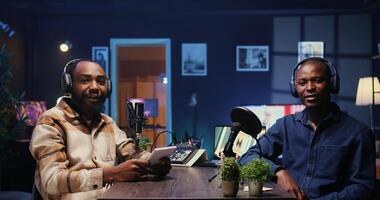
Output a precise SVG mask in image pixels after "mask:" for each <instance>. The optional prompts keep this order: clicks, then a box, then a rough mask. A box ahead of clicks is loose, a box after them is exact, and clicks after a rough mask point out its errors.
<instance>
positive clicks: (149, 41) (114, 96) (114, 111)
mask: <svg viewBox="0 0 380 200" xmlns="http://www.w3.org/2000/svg"><path fill="white" fill-rule="evenodd" d="M152 45H160V46H161V45H162V46H164V47H165V70H166V72H165V73H166V78H167V84H166V86H165V87H166V88H165V90H166V130H167V131H170V132H172V103H171V101H172V96H171V41H170V39H169V38H111V39H110V53H111V67H110V79H111V82H112V93H111V96H110V101H108V102H109V105H108V107H109V110H110V113H109V114H110V115H111V117H112V118H113V119H114V120H115V122H118V121H119V115H118V114H119V113H118V112H119V105H118V99H119V97H118V94H119V81H118V76H117V75H118V73H119V66H118V62H117V55H118V54H119V52H118V47H136V46H152ZM170 142H171V137H166V144H169V143H170Z"/></svg>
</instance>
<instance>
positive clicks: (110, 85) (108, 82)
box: [106, 79, 112, 98]
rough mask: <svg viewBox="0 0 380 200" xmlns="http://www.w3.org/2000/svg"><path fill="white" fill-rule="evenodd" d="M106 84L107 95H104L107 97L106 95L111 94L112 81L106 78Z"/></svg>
mask: <svg viewBox="0 0 380 200" xmlns="http://www.w3.org/2000/svg"><path fill="white" fill-rule="evenodd" d="M106 84H107V95H106V97H107V98H108V97H110V96H111V93H112V83H111V80H109V79H107V81H106Z"/></svg>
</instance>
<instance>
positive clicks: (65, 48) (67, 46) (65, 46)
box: [59, 40, 73, 53]
mask: <svg viewBox="0 0 380 200" xmlns="http://www.w3.org/2000/svg"><path fill="white" fill-rule="evenodd" d="M72 46H73V45H72V43H71V42H70V41H69V40H66V41H65V42H63V43H61V44H60V45H59V50H60V51H61V52H63V53H65V52H67V51H69V50H70V49H71V47H72Z"/></svg>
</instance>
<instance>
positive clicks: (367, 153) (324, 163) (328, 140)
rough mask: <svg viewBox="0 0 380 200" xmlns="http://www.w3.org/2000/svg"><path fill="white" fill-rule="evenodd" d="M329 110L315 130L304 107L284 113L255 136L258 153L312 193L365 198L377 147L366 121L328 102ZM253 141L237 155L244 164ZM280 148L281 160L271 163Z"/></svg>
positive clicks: (252, 150)
mask: <svg viewBox="0 0 380 200" xmlns="http://www.w3.org/2000/svg"><path fill="white" fill-rule="evenodd" d="M331 108H332V109H331V113H330V114H329V115H328V116H327V117H326V118H324V119H323V120H322V122H321V123H320V124H319V125H318V127H317V128H316V130H314V129H313V128H312V126H311V123H310V122H309V121H308V119H307V108H306V109H305V110H303V111H302V112H300V113H296V114H294V115H288V116H285V117H283V118H281V119H279V120H277V122H276V123H275V124H274V125H273V126H272V127H271V128H270V129H268V131H267V133H266V134H265V135H264V136H262V137H261V138H260V139H259V143H260V145H261V148H262V156H263V157H264V158H266V159H267V160H268V161H269V162H270V164H271V166H272V168H271V170H272V172H275V170H276V169H279V168H280V167H283V168H285V169H286V170H287V171H288V173H289V174H290V175H291V176H292V177H293V178H294V179H295V181H296V182H297V183H298V184H299V186H300V187H301V189H302V191H304V192H306V193H307V194H308V196H309V197H310V198H320V199H368V198H369V196H370V195H372V194H373V191H374V187H375V177H376V171H375V170H376V156H375V155H376V153H375V142H374V137H373V134H372V132H371V131H370V129H369V128H368V127H366V126H365V125H363V124H362V123H360V122H358V121H357V120H355V119H354V118H352V117H351V116H349V115H347V114H346V113H344V112H342V111H340V109H339V107H338V106H337V105H336V104H335V103H331ZM258 152H259V149H258V147H257V145H255V146H253V147H251V148H250V149H249V150H248V151H247V153H246V154H244V155H243V156H242V158H241V159H240V161H239V162H240V164H245V163H248V162H249V161H251V160H252V159H255V158H258V157H259V156H258ZM281 154H282V157H283V158H282V164H281V165H277V164H275V162H274V161H275V160H276V158H277V157H278V156H279V155H281Z"/></svg>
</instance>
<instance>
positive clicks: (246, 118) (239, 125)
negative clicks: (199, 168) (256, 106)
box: [223, 106, 262, 157]
mask: <svg viewBox="0 0 380 200" xmlns="http://www.w3.org/2000/svg"><path fill="white" fill-rule="evenodd" d="M231 120H232V122H233V123H232V124H231V133H230V136H229V138H228V141H227V144H226V146H224V150H223V153H224V155H225V156H226V157H235V153H234V152H233V151H232V147H233V144H234V141H235V139H236V136H237V135H238V133H239V132H240V131H243V132H244V133H246V134H248V135H250V136H252V137H253V138H254V139H255V140H256V137H257V134H259V133H260V131H261V129H262V125H261V122H260V120H259V118H258V117H257V116H256V115H255V114H254V113H253V112H252V111H251V110H249V109H248V108H246V107H242V106H238V107H235V108H233V109H232V110H231ZM257 144H258V142H257ZM258 145H259V144H258ZM259 148H260V155H261V147H260V146H259Z"/></svg>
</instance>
